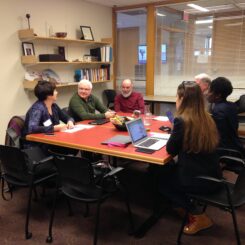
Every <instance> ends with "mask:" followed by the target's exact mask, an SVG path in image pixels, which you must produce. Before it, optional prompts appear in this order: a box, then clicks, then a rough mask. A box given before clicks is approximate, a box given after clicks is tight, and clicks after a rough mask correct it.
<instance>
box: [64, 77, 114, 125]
mask: <svg viewBox="0 0 245 245" xmlns="http://www.w3.org/2000/svg"><path fill="white" fill-rule="evenodd" d="M92 88H93V85H92V83H91V82H90V81H89V80H85V79H83V80H81V81H80V82H79V83H78V90H77V92H76V93H75V94H74V95H73V96H72V98H71V99H70V102H69V109H68V111H69V114H70V115H71V116H72V117H73V118H74V119H75V121H76V122H77V121H82V120H89V119H102V118H111V117H114V116H115V112H114V111H111V110H108V109H107V108H106V107H105V106H104V105H103V104H102V103H101V102H100V101H99V99H98V98H97V97H96V96H94V95H92V94H91V92H92ZM96 111H98V112H99V113H96Z"/></svg>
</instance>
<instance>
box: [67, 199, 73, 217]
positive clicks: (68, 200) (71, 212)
mask: <svg viewBox="0 0 245 245" xmlns="http://www.w3.org/2000/svg"><path fill="white" fill-rule="evenodd" d="M65 199H66V202H67V206H68V209H69V216H73V211H72V208H71V203H70V199H69V198H68V197H67V196H65Z"/></svg>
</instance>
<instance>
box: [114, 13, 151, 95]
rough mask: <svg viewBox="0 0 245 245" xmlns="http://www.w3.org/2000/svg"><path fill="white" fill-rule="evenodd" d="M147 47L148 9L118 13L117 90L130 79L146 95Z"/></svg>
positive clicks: (136, 88)
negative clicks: (124, 81)
mask: <svg viewBox="0 0 245 245" xmlns="http://www.w3.org/2000/svg"><path fill="white" fill-rule="evenodd" d="M146 45H147V44H146V9H145V8H141V9H132V10H127V11H120V12H117V77H116V83H117V89H119V88H120V85H121V82H122V81H123V80H124V79H126V78H129V79H131V80H132V81H133V82H134V89H135V90H136V91H139V92H141V93H142V94H145V83H146V63H147V52H146V50H147V46H146Z"/></svg>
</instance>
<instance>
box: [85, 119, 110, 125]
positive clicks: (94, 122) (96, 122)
mask: <svg viewBox="0 0 245 245" xmlns="http://www.w3.org/2000/svg"><path fill="white" fill-rule="evenodd" d="M108 122H110V120H109V119H108V118H103V119H96V120H93V121H91V122H89V123H88V124H92V125H102V124H105V123H108Z"/></svg>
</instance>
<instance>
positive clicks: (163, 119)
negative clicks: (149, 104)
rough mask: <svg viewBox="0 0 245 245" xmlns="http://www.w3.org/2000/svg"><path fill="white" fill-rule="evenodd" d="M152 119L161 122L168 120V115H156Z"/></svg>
mask: <svg viewBox="0 0 245 245" xmlns="http://www.w3.org/2000/svg"><path fill="white" fill-rule="evenodd" d="M153 119H154V120H157V121H162V122H167V121H168V117H165V116H158V117H154V118H153Z"/></svg>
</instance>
